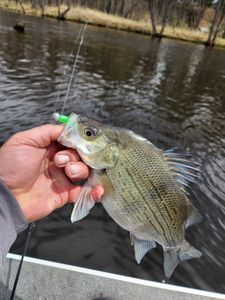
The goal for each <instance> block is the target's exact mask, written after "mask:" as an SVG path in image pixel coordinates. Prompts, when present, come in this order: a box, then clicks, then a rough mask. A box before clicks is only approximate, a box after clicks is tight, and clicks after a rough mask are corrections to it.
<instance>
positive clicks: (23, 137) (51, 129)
mask: <svg viewBox="0 0 225 300" xmlns="http://www.w3.org/2000/svg"><path fill="white" fill-rule="evenodd" d="M63 128H64V127H63V126H62V125H51V124H46V125H42V126H39V127H35V128H32V129H29V130H26V131H21V132H19V133H16V134H15V135H14V136H13V137H12V138H11V139H10V140H9V142H10V141H11V142H12V140H13V142H14V143H18V144H20V145H21V144H24V145H27V146H33V147H37V148H46V147H48V146H49V145H50V144H51V143H52V142H54V141H56V140H57V138H58V137H59V136H60V134H61V132H62V131H63Z"/></svg>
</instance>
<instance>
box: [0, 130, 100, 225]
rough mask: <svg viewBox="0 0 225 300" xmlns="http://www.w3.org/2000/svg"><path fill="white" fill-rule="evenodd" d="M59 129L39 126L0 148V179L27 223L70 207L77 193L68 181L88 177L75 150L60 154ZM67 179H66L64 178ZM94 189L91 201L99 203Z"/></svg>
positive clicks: (98, 190)
mask: <svg viewBox="0 0 225 300" xmlns="http://www.w3.org/2000/svg"><path fill="white" fill-rule="evenodd" d="M62 130H63V127H62V126H59V125H43V126H40V127H36V128H33V129H30V130H27V131H23V132H19V133H17V134H15V135H13V136H12V137H11V138H10V139H9V140H8V141H7V142H6V143H5V144H3V146H2V147H1V148H0V166H1V167H0V179H1V180H2V181H4V182H5V184H6V185H7V186H8V188H9V189H10V190H11V192H12V193H13V195H14V196H15V198H16V199H17V201H18V203H19V205H20V207H21V209H22V211H23V214H24V216H25V218H26V219H27V221H28V222H32V221H35V220H38V219H40V218H43V217H45V216H47V215H48V214H50V213H51V212H52V211H54V210H55V209H57V208H60V207H62V206H63V205H65V204H66V203H74V202H76V199H77V197H78V195H79V192H80V190H81V187H80V186H74V185H73V184H72V183H71V181H70V180H69V178H70V179H72V180H73V181H76V180H82V179H85V178H87V177H88V175H89V169H88V167H87V166H86V165H85V164H84V163H83V162H81V161H80V157H79V155H78V154H77V152H76V151H75V150H72V149H67V150H62V147H61V145H59V144H58V143H57V142H56V140H57V138H58V137H59V135H60V134H61V132H62ZM68 177H69V178H68ZM103 192H104V190H103V188H102V187H101V186H96V187H94V188H93V190H92V198H93V199H94V200H95V201H98V200H100V198H101V196H102V195H103Z"/></svg>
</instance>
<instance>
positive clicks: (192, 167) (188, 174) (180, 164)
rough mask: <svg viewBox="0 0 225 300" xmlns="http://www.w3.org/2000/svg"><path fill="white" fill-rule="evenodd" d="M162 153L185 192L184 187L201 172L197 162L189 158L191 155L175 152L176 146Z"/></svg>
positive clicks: (193, 180)
mask: <svg viewBox="0 0 225 300" xmlns="http://www.w3.org/2000/svg"><path fill="white" fill-rule="evenodd" d="M163 155H164V158H165V159H166V160H167V162H168V163H169V165H170V167H171V171H172V172H173V173H174V175H175V177H176V179H177V182H178V183H179V184H180V185H181V187H182V189H183V190H184V191H185V192H186V188H187V187H189V184H190V183H193V182H195V181H196V179H197V178H198V177H199V173H200V172H201V171H200V169H199V164H197V163H195V162H192V161H191V160H190V158H191V155H189V154H180V153H177V152H176V148H173V149H169V150H166V151H164V153H163Z"/></svg>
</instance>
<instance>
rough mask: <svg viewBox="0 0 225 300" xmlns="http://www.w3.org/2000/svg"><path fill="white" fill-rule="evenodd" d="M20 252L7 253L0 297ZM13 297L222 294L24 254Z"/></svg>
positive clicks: (117, 299) (99, 299) (121, 299)
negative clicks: (15, 253)
mask: <svg viewBox="0 0 225 300" xmlns="http://www.w3.org/2000/svg"><path fill="white" fill-rule="evenodd" d="M20 258H21V256H20V255H14V254H8V256H7V259H6V261H5V263H4V268H3V270H2V271H1V272H0V299H4V300H7V299H9V297H10V291H11V289H12V286H13V283H14V280H15V276H16V272H17V268H18V264H19V260H20ZM14 299H15V300H28V299H29V300H30V299H32V300H33V299H34V300H36V299H41V300H44V299H48V300H51V299H54V300H60V299H65V300H72V299H73V300H74V299H78V300H147V299H149V300H150V299H151V300H162V299H163V300H193V299H194V300H212V299H225V295H222V294H217V293H211V292H205V291H200V290H195V289H190V288H183V287H178V286H173V285H168V284H163V283H157V282H152V281H147V280H141V279H136V278H131V277H126V276H120V275H115V274H111V273H106V272H100V271H95V270H90V269H85V268H80V267H74V266H70V265H65V264H59V263H54V262H50V261H46V260H40V259H34V258H30V257H25V259H24V264H23V267H22V270H21V274H20V278H19V282H18V286H17V290H16V296H15V298H14Z"/></svg>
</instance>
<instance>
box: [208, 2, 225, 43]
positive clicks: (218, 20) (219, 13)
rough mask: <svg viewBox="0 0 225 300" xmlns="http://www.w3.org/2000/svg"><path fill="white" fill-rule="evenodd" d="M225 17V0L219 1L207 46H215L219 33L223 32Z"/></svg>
mask: <svg viewBox="0 0 225 300" xmlns="http://www.w3.org/2000/svg"><path fill="white" fill-rule="evenodd" d="M224 17H225V0H219V1H218V2H217V4H216V8H215V14H214V18H213V20H212V24H211V28H210V31H209V36H208V39H207V41H206V43H205V44H206V45H207V46H214V44H215V40H216V37H217V34H218V32H219V31H220V30H221V28H220V26H221V24H222V22H223V19H224Z"/></svg>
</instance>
